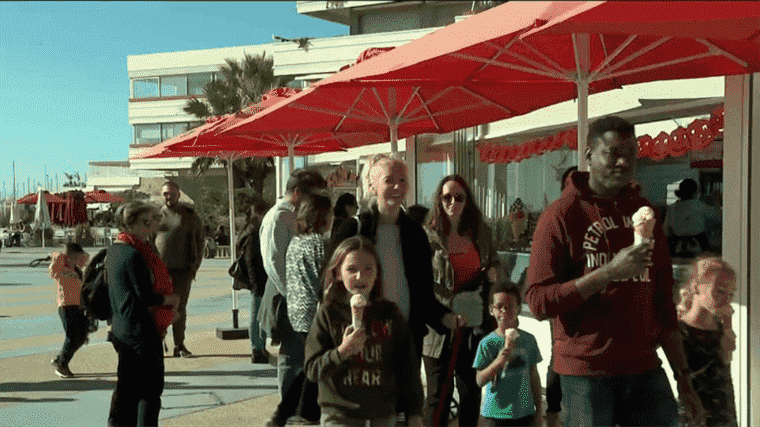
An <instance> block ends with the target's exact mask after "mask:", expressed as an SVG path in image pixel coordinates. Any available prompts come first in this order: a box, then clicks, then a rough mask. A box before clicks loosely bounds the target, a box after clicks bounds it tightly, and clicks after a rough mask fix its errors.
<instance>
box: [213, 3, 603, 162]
mask: <svg viewBox="0 0 760 427" xmlns="http://www.w3.org/2000/svg"><path fill="white" fill-rule="evenodd" d="M578 4H579V3H559V4H551V3H547V2H543V3H533V2H526V3H522V2H510V3H508V4H506V5H504V6H502V7H508V8H509V12H510V13H507V14H500V15H499V16H498V17H497V19H494V21H496V20H498V34H499V35H500V36H501V37H502V38H505V39H506V38H509V39H515V38H517V37H519V35H520V34H522V33H523V32H525V31H528V30H530V29H531V28H533V27H534V25H535V22H536V20H537V19H543V20H544V21H545V20H547V19H549V18H551V17H553V16H556V15H558V14H561V13H563V12H566V11H567V10H570V9H572V8H574V7H577V6H578ZM489 12H490V11H489ZM470 19H474V18H467V19H466V20H465V21H468V20H470ZM457 25H459V24H453V25H450V26H448V27H445V28H443V29H440V30H437V31H435V32H433V33H431V34H429V35H427V36H425V37H422V38H420V39H419V40H417V41H414V42H412V43H409V44H406V45H404V46H400V47H397V48H395V49H392V50H389V51H387V52H385V53H382V52H381V51H382V50H386V49H377V48H376V49H374V50H373V51H370V52H368V53H367V54H366V55H363V58H366V57H369V59H367V60H361V61H359V62H358V63H357V64H356V65H354V66H351V67H349V68H347V69H345V70H344V71H341V72H339V73H337V74H335V75H333V76H331V77H328V78H327V79H325V80H322V81H320V82H317V83H315V84H314V85H313V86H312V87H311V88H309V89H307V90H304V91H303V92H301V93H299V94H296V95H294V96H292V97H290V98H289V99H288V100H287V101H286V102H283V103H281V104H278V105H275V106H273V107H272V108H270V109H267V110H266V111H264V112H262V113H260V114H258V115H256V116H254V117H251V118H250V119H248V120H244V121H243V122H241V123H239V124H236V125H234V126H232V127H230V128H229V129H228V130H227V131H226V132H229V133H230V134H233V133H240V134H255V133H259V132H264V131H272V130H280V129H288V130H290V131H301V130H315V129H320V130H330V131H332V132H336V133H339V132H348V133H350V132H357V131H373V132H378V133H381V134H382V135H383V136H384V137H386V138H388V139H389V140H390V141H391V149H392V151H396V148H395V146H396V140H397V139H398V138H405V137H408V136H412V135H416V134H420V133H444V132H450V131H454V130H457V129H461V128H464V127H467V126H474V125H478V124H482V123H487V122H492V121H497V120H501V119H505V118H508V117H512V116H516V115H520V114H525V113H528V112H531V111H533V110H536V109H538V108H541V107H545V106H548V105H552V104H555V103H557V102H560V101H565V100H568V99H572V98H573V97H574V96H575V87H574V86H568V85H565V84H542V85H541V86H540V87H539V86H538V85H536V84H535V83H534V82H529V83H526V82H522V81H501V80H490V81H483V80H480V79H471V80H468V79H464V78H461V73H460V70H458V69H457V68H456V67H445V66H444V67H440V68H438V69H436V70H435V73H431V75H430V76H429V75H428V74H427V70H423V71H421V72H419V73H417V74H414V73H411V74H410V73H405V72H399V73H396V74H394V78H392V79H375V78H374V76H375V75H378V74H381V72H379V71H378V70H384V71H385V72H389V71H393V70H396V69H397V68H401V67H404V66H405V65H406V64H409V63H412V62H415V61H418V60H419V59H420V58H428V57H432V56H431V55H432V53H431V52H443V50H445V49H449V48H450V47H452V46H466V43H467V42H469V41H472V40H474V39H476V38H479V37H482V36H483V35H484V34H483V33H484V32H483V31H481V29H480V28H478V27H476V26H468V27H467V28H465V29H464V31H457V30H454V31H451V30H450V29H451V28H453V27H456V26H457ZM458 28H459V29H461V27H458ZM442 33H445V34H444V35H445V40H441V39H440V38H438V39H436V40H439V41H437V42H436V43H435V45H431V44H430V43H426V40H428V39H430V38H431V37H434V36H439V35H440V34H442ZM485 33H486V34H488V35H490V36H491V37H495V36H496V31H495V30H491V31H487V32H485ZM412 44H416V45H415V47H412V48H410V46H411V45H412ZM432 74H435V75H434V76H433V75H432ZM605 89H607V87H605ZM600 90H601V89H600Z"/></svg>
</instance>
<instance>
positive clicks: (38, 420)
mask: <svg viewBox="0 0 760 427" xmlns="http://www.w3.org/2000/svg"><path fill="white" fill-rule="evenodd" d="M99 249H100V248H86V250H87V251H88V252H89V253H90V254H91V255H94V254H95V253H97V251H98V250H99ZM50 250H51V249H50V248H48V249H43V248H3V249H2V252H0V427H2V426H29V425H32V426H54V427H65V426H78V427H79V426H102V425H104V424H105V422H106V419H107V416H108V408H109V405H110V399H111V394H112V392H113V388H114V385H115V381H116V375H115V372H116V364H117V359H116V353H115V352H114V350H113V348H112V346H111V344H110V343H108V342H107V341H106V340H105V337H106V333H105V327H104V326H103V327H101V329H100V330H99V331H97V332H96V333H94V334H91V335H90V342H89V344H88V345H86V346H85V347H83V348H82V349H80V350H79V351H78V352H77V353H76V355H75V356H74V358H73V360H72V361H71V364H70V368H71V370H72V371H73V372H74V373H75V377H74V378H72V379H61V378H59V377H57V376H56V375H55V374H54V372H53V367H52V366H51V365H50V360H51V359H52V358H53V357H54V356H55V355H56V354H57V353H58V351H59V350H60V346H61V343H62V342H63V329H62V327H61V322H60V318H59V317H58V314H57V306H56V302H55V293H56V291H55V289H56V288H55V284H54V283H53V281H52V279H50V277H49V276H48V273H47V268H46V267H47V266H46V264H45V263H43V264H41V266H39V267H29V262H30V261H31V260H33V259H35V258H42V257H44V256H46V255H47V253H48V252H49V251H50ZM53 250H57V248H54V249H53ZM228 266H229V259H224V258H222V259H219V258H217V259H207V260H204V262H203V265H202V266H201V269H200V271H199V273H198V277H197V280H196V281H195V282H194V283H193V288H192V291H191V295H190V302H189V305H188V313H189V317H188V322H187V323H188V329H187V340H186V345H187V347H188V349H190V351H192V352H193V353H194V355H195V357H193V358H190V359H181V358H176V359H175V358H171V357H167V358H166V359H165V363H166V385H165V389H164V393H163V396H162V409H161V414H160V419H161V425H163V426H228V425H234V426H239V425H247V426H263V425H264V424H265V422H266V420H268V419H269V417H270V416H271V414H272V412H273V410H274V408H275V406H276V405H277V403H279V394H278V392H277V378H276V377H277V375H276V369H275V367H274V366H273V365H269V364H256V365H254V364H251V361H250V342H249V341H248V340H247V339H245V340H229V341H226V340H221V339H219V338H217V336H216V333H215V332H216V329H217V328H230V327H231V326H232V321H231V319H232V316H231V311H230V310H231V300H232V298H231V291H230V279H229V276H228V275H227V268H228ZM250 304H251V301H250V294H248V293H247V292H241V293H239V308H240V321H241V324H240V325H239V326H243V327H247V326H248V322H249V314H250ZM520 321H521V326H520V327H521V328H523V329H526V330H528V331H529V332H531V333H533V334H534V335H536V338H537V339H538V341H539V345H540V350H541V353H542V355H543V358H544V362H542V364H540V365H539V372H541V374H542V376H544V373H545V372H546V364H547V363H548V360H549V356H550V353H549V342H548V337H549V331H548V323H547V322H536V321H535V320H534V319H531V318H529V317H527V316H521V317H520ZM167 337H168V342H169V344H170V348H171V331H170V332H169V335H168V336H167ZM543 380H544V381H545V378H543ZM452 425H456V423H455V422H454V423H453V424H452Z"/></svg>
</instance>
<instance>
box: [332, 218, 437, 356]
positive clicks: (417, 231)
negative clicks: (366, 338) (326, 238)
mask: <svg viewBox="0 0 760 427" xmlns="http://www.w3.org/2000/svg"><path fill="white" fill-rule="evenodd" d="M378 217H379V212H378V210H377V206H376V205H373V206H372V212H365V213H363V214H361V215H359V221H360V222H361V230H359V223H358V222H357V220H356V219H355V218H349V219H347V220H345V221H343V222H342V223H341V225H340V227H339V228H338V230H337V233H335V234H334V235H333V236H331V237H330V243H329V244H328V245H327V246H326V248H325V263H327V262H329V259H330V258H331V257H332V253H333V251H335V249H336V248H337V247H338V245H339V244H340V243H341V242H342V241H343V240H346V239H348V238H349V237H353V236H355V235H357V234H361V235H362V236H364V237H367V238H368V239H369V240H371V241H372V243H376V242H377V223H378ZM396 223H397V224H398V226H399V229H400V230H399V231H400V233H401V253H402V257H403V259H404V272H405V274H406V280H407V283H409V307H410V310H409V319H408V321H409V329H411V331H412V335H413V337H414V344H415V347H416V350H417V354H422V339H423V338H424V337H425V335H427V333H428V329H427V326H426V325H430V327H431V328H433V329H435V330H436V331H439V332H440V333H444V332H445V331H447V330H448V328H446V327H445V326H444V325H443V324H442V323H441V321H442V320H443V316H444V315H445V314H446V313H450V312H451V310H449V309H448V308H446V307H445V306H444V305H443V304H441V303H440V302H438V300H437V299H436V298H435V294H434V293H433V266H432V262H431V259H432V254H431V250H430V243H429V242H428V237H427V234H426V233H425V231H424V230H423V228H422V226H421V225H419V224H418V223H416V222H414V221H413V220H411V219H410V218H409V217H408V216H407V215H406V214H405V213H404V212H403V211H401V212H399V215H398V220H397V222H396Z"/></svg>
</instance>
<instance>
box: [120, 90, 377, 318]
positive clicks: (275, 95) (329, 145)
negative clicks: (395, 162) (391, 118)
mask: <svg viewBox="0 0 760 427" xmlns="http://www.w3.org/2000/svg"><path fill="white" fill-rule="evenodd" d="M297 92H298V90H297V89H289V88H278V89H274V90H272V91H270V92H269V93H267V94H266V95H264V96H263V97H262V101H261V102H260V103H258V104H255V105H252V106H249V107H248V108H246V109H244V110H243V111H240V112H238V113H234V114H228V115H226V116H222V117H215V118H212V119H209V120H207V121H206V124H204V125H202V126H200V127H198V128H196V129H192V130H190V131H188V132H185V133H183V134H181V135H179V136H177V137H174V138H172V139H169V140H167V141H164V142H163V143H161V144H158V145H155V146H153V147H150V148H148V149H145V150H143V151H141V152H139V153H138V154H137V155H136V156H134V157H133V158H161V157H185V156H207V157H212V156H213V157H221V158H226V159H227V160H228V161H227V185H228V188H229V189H230V191H229V195H228V197H229V206H230V230H234V229H235V224H234V218H235V214H234V209H235V200H234V193H233V191H232V162H233V161H234V160H235V159H237V158H241V157H271V156H277V157H284V156H290V157H291V162H290V164H291V165H292V164H293V161H292V160H293V159H292V156H293V155H306V154H317V153H325V152H330V151H341V150H345V148H344V147H345V146H352V145H351V144H358V143H357V142H355V141H362V142H364V141H366V142H368V143H369V142H381V141H382V139H381V137H380V136H379V135H377V134H373V133H367V132H363V133H356V134H351V135H341V136H336V135H334V134H332V133H330V132H288V131H283V132H271V133H259V134H256V135H231V134H225V133H222V131H223V130H224V129H226V127H228V126H231V125H233V124H234V123H237V122H238V121H241V120H243V121H245V120H249V118H251V117H255V115H256V113H258V112H259V111H261V110H264V109H269V108H274V107H272V105H277V104H278V103H280V102H282V101H283V99H285V98H286V97H287V96H290V95H292V94H295V93H297ZM230 255H231V256H230V262H234V261H235V259H236V256H235V233H230ZM232 301H233V308H232V313H233V314H232V319H233V327H235V328H237V327H238V325H237V323H238V321H237V320H238V319H237V311H238V309H237V297H236V291H235V290H234V288H233V297H232Z"/></svg>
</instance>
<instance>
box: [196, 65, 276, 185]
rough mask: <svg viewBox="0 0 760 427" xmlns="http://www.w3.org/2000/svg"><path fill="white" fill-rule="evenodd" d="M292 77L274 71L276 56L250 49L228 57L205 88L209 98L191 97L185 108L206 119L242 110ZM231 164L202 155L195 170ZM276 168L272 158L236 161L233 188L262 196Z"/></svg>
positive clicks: (197, 172)
mask: <svg viewBox="0 0 760 427" xmlns="http://www.w3.org/2000/svg"><path fill="white" fill-rule="evenodd" d="M288 80H289V79H284V78H281V77H276V76H275V75H274V60H273V59H272V57H271V56H270V57H267V56H266V52H265V53H264V54H263V55H251V54H248V53H246V54H245V57H244V58H243V61H242V62H238V61H237V60H236V59H231V58H228V59H226V60H225V64H224V65H222V66H221V67H220V68H219V78H218V79H217V80H214V81H212V82H210V83H208V84H207V85H206V86H205V87H204V89H203V92H204V94H205V95H206V101H205V102H204V101H202V100H200V99H198V98H191V99H190V100H189V101H188V103H187V105H186V106H185V107H184V108H183V110H184V111H185V112H186V113H188V114H192V115H194V116H196V117H198V118H199V119H201V120H204V119H206V118H208V117H211V116H220V115H223V114H230V113H234V112H236V111H240V110H241V109H243V108H244V107H246V106H248V105H251V104H255V103H257V102H259V101H260V100H261V96H262V95H263V94H265V93H266V92H267V91H269V90H270V89H273V88H275V87H278V86H281V85H284V84H285V83H287V81H288ZM215 164H216V165H223V166H225V167H226V166H227V161H226V160H222V159H215V158H211V157H198V158H197V159H195V161H193V164H192V166H191V169H190V170H191V171H192V172H193V173H194V174H196V175H203V174H205V173H206V171H208V169H209V168H210V167H211V166H212V165H215ZM273 171H274V161H273V160H272V158H258V157H251V158H243V159H239V160H235V161H234V162H233V163H232V172H233V174H232V176H233V188H241V187H246V188H251V189H253V191H254V193H255V194H256V195H258V196H259V197H261V195H262V193H263V191H264V178H265V177H266V176H267V175H268V174H269V173H271V172H273Z"/></svg>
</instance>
